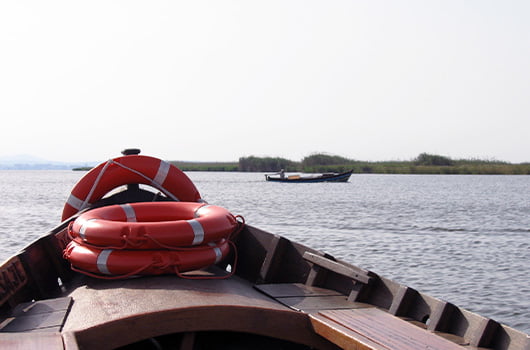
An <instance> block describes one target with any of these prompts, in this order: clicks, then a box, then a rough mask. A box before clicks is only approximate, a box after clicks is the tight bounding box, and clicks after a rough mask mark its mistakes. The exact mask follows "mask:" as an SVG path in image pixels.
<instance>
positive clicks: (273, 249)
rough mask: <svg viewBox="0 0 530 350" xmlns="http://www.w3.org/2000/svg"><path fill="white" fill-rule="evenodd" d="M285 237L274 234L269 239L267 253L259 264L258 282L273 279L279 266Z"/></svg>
mask: <svg viewBox="0 0 530 350" xmlns="http://www.w3.org/2000/svg"><path fill="white" fill-rule="evenodd" d="M286 241H287V240H286V239H285V238H283V237H281V236H278V235H274V236H273V237H272V239H271V241H270V244H269V246H268V248H267V254H266V255H265V259H264V260H263V264H262V265H261V269H260V273H259V281H260V282H269V281H271V280H272V279H273V277H274V275H275V273H276V271H277V269H278V268H279V265H280V262H281V258H280V257H281V256H282V255H283V254H282V253H283V252H284V250H285V244H286Z"/></svg>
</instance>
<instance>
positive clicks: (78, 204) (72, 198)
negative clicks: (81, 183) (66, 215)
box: [66, 194, 89, 210]
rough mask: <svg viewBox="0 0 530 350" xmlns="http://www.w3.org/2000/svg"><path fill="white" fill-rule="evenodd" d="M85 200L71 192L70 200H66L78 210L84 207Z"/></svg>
mask: <svg viewBox="0 0 530 350" xmlns="http://www.w3.org/2000/svg"><path fill="white" fill-rule="evenodd" d="M84 202H85V201H84V200H82V199H79V198H77V197H76V196H74V195H73V194H70V196H69V197H68V200H67V201H66V203H68V204H70V205H71V206H72V207H74V208H75V209H76V210H81V209H82V208H81V207H82V206H83V203H84ZM87 204H89V203H87Z"/></svg>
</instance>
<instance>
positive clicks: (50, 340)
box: [0, 333, 64, 350]
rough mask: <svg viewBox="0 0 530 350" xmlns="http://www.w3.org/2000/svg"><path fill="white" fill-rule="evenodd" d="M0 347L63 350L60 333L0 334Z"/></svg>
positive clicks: (23, 349)
mask: <svg viewBox="0 0 530 350" xmlns="http://www.w3.org/2000/svg"><path fill="white" fill-rule="evenodd" d="M0 347H1V348H2V349H10V350H27V349H34V350H49V349H54V350H59V349H64V346H63V339H62V337H61V334H60V333H31V334H28V333H0Z"/></svg>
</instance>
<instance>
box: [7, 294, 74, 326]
mask: <svg viewBox="0 0 530 350" xmlns="http://www.w3.org/2000/svg"><path fill="white" fill-rule="evenodd" d="M71 302H72V298H70V297H65V298H58V299H50V300H40V301H36V302H31V303H25V304H21V305H18V306H17V307H16V308H15V309H14V310H13V315H12V317H10V318H8V319H6V320H5V321H4V322H2V324H0V332H30V331H41V332H59V331H60V330H61V327H62V325H63V324H64V320H65V318H66V314H67V313H68V310H69V307H70V304H71Z"/></svg>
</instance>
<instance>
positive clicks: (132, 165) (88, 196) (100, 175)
mask: <svg viewBox="0 0 530 350" xmlns="http://www.w3.org/2000/svg"><path fill="white" fill-rule="evenodd" d="M127 184H145V185H151V186H153V187H155V188H156V189H158V190H159V191H161V192H163V193H164V194H165V195H166V196H168V197H170V198H171V199H173V200H176V201H183V202H201V201H202V199H201V195H200V194H199V191H198V190H197V188H196V187H195V185H194V184H193V182H192V181H191V180H190V178H189V177H188V176H187V175H186V174H184V173H183V172H182V171H181V170H180V169H178V168H177V167H175V166H174V165H172V164H170V163H168V162H165V161H163V160H160V159H158V158H153V157H148V156H141V155H127V156H123V157H118V158H114V159H111V160H109V161H107V162H105V163H101V164H100V165H98V166H97V167H95V168H93V169H92V170H90V171H89V172H88V173H87V174H86V175H85V176H83V178H81V180H79V182H78V183H77V184H76V185H75V186H74V188H73V189H72V192H71V194H70V196H69V198H68V200H67V202H66V204H65V205H64V209H63V214H62V220H66V219H68V218H69V217H70V216H72V215H74V214H76V213H77V212H79V211H80V210H82V209H85V208H87V207H89V206H90V205H91V204H92V203H95V202H97V201H98V200H100V199H101V198H103V196H104V195H105V194H107V193H108V192H110V191H111V190H113V189H115V188H116V187H119V186H122V185H127Z"/></svg>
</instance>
